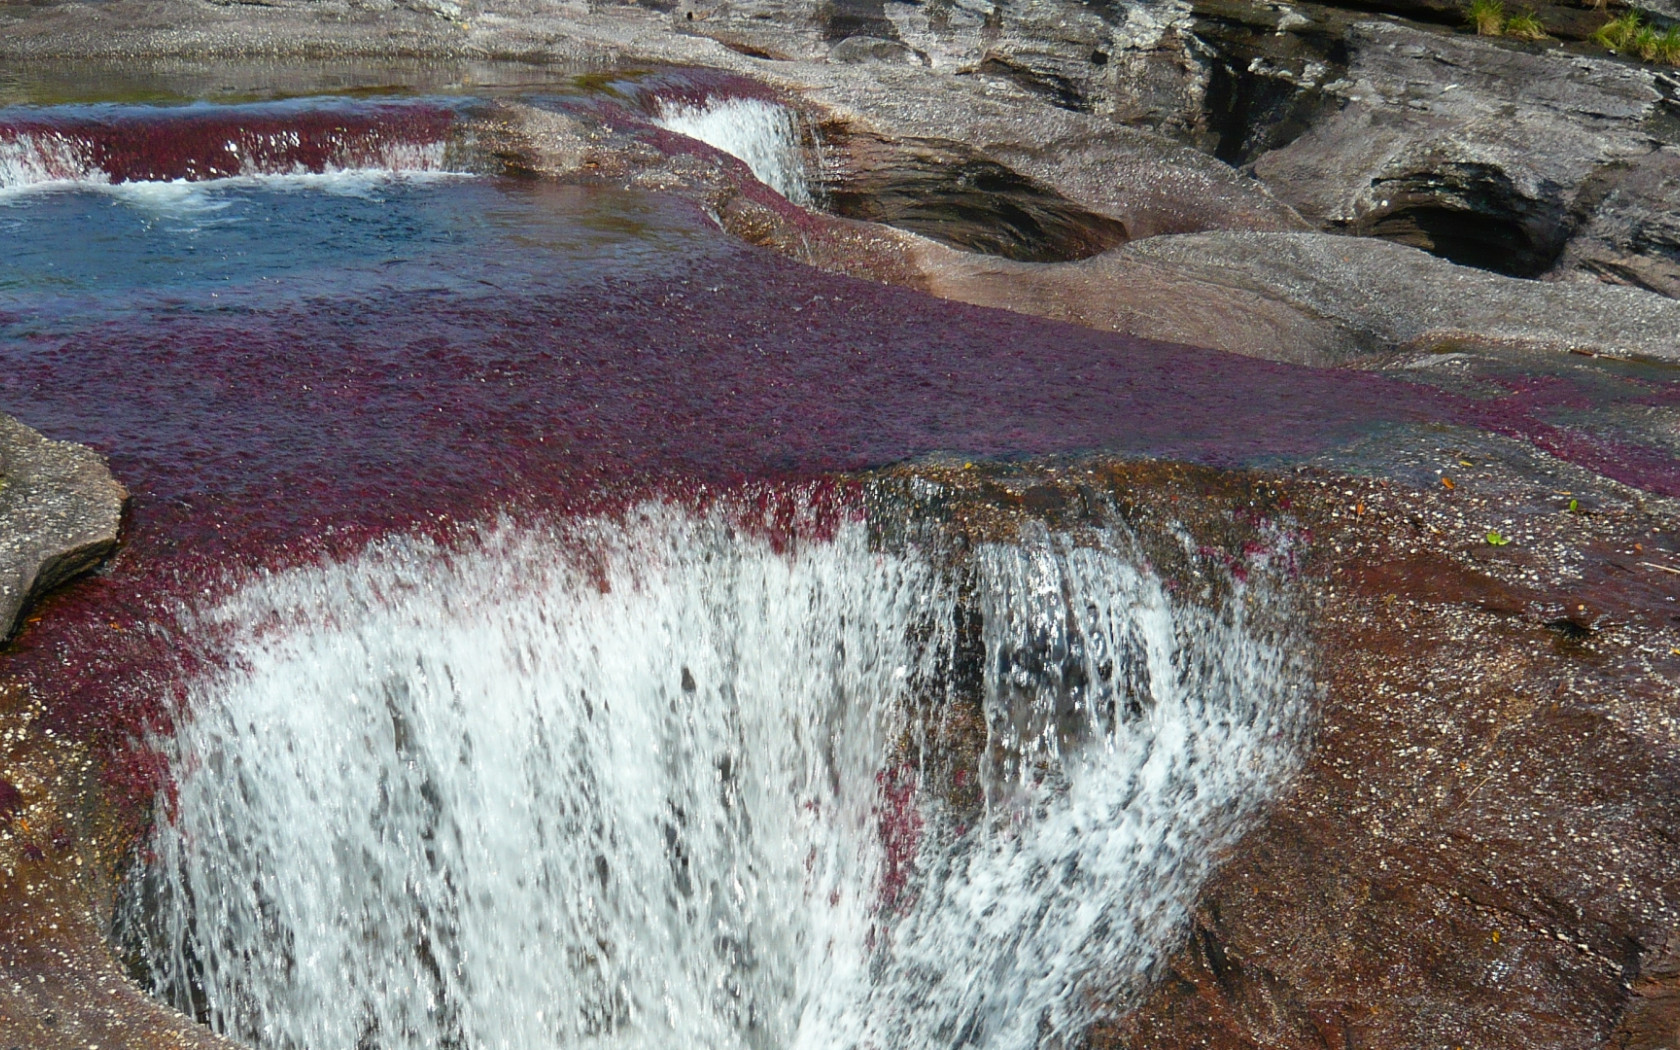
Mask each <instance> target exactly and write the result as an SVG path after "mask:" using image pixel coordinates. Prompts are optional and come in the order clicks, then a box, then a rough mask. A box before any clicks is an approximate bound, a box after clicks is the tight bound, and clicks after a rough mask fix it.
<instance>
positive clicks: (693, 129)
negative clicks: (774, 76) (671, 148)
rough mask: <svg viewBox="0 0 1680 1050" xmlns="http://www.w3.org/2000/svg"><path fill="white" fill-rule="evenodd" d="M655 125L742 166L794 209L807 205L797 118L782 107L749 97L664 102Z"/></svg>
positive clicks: (808, 190)
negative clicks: (698, 101) (744, 165)
mask: <svg viewBox="0 0 1680 1050" xmlns="http://www.w3.org/2000/svg"><path fill="white" fill-rule="evenodd" d="M655 123H657V124H658V125H659V126H660V127H662V128H664V129H666V130H667V131H674V132H676V133H677V134H679V135H687V136H688V137H689V138H692V139H699V140H700V141H701V142H704V143H705V144H706V145H708V146H711V147H713V148H714V149H718V150H722V151H723V152H724V153H727V154H729V155H730V156H732V157H736V158H738V159H739V160H741V161H743V162H745V163H746V165H747V167H748V168H750V169H752V173H753V175H754V176H756V177H757V178H758V181H760V182H762V183H764V184H765V185H766V186H769V187H770V188H771V189H773V190H775V191H776V192H777V193H780V194H781V195H782V196H784V197H786V198H787V199H788V200H790V201H792V202H793V203H794V204H802V205H809V204H810V203H811V201H812V198H811V184H810V178H809V176H808V175H807V174H806V171H805V154H804V149H803V147H802V146H801V144H800V135H799V119H798V116H797V115H796V114H795V113H794V112H793V110H791V109H789V108H787V107H786V106H778V105H776V104H775V103H773V102H764V101H761V100H759V99H753V98H709V99H707V100H706V101H705V103H704V104H701V105H695V104H693V103H690V102H676V101H670V100H666V101H663V102H661V103H660V106H659V116H658V117H657V118H656V120H655Z"/></svg>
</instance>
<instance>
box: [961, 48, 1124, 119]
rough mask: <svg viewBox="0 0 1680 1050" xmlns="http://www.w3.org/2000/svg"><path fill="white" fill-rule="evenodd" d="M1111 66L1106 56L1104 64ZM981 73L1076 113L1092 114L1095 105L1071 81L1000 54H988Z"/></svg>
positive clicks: (983, 60) (1078, 86) (1077, 85)
mask: <svg viewBox="0 0 1680 1050" xmlns="http://www.w3.org/2000/svg"><path fill="white" fill-rule="evenodd" d="M1106 63H1107V58H1106V56H1105V58H1104V60H1103V62H1099V63H1096V64H1097V65H1104V64H1106ZM979 71H980V72H981V73H985V74H987V75H989V76H995V77H1002V78H1003V79H1005V80H1008V81H1009V82H1011V83H1013V84H1015V85H1016V86H1018V87H1023V88H1026V89H1027V90H1028V91H1031V92H1032V93H1034V94H1035V95H1042V96H1044V98H1045V99H1047V100H1049V101H1050V102H1052V103H1054V104H1055V105H1058V106H1060V107H1062V108H1063V109H1071V110H1073V111H1074V112H1076V113H1089V112H1090V111H1091V103H1090V101H1089V100H1088V99H1087V98H1086V97H1085V92H1084V91H1083V90H1082V89H1081V87H1080V85H1079V84H1078V83H1077V82H1076V81H1074V80H1072V79H1071V78H1069V77H1064V76H1061V75H1060V74H1057V73H1055V72H1052V71H1050V70H1046V69H1034V68H1032V67H1031V66H1028V65H1025V64H1024V63H1021V62H1018V61H1011V60H1010V59H1009V58H1006V57H1004V56H1002V55H999V54H997V53H995V52H994V53H991V54H988V55H987V56H986V57H985V58H984V59H982V60H981V61H980V70H979Z"/></svg>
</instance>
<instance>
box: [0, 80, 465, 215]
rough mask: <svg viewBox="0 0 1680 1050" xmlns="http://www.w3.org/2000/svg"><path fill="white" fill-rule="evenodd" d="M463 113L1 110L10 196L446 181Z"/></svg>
mask: <svg viewBox="0 0 1680 1050" xmlns="http://www.w3.org/2000/svg"><path fill="white" fill-rule="evenodd" d="M453 119H454V117H453V113H452V112H451V111H450V110H448V109H447V108H445V107H442V106H438V105H430V104H424V103H421V104H413V103H381V104H360V103H346V102H342V101H336V100H331V99H328V100H309V103H308V105H300V104H297V103H270V104H264V105H253V106H209V105H192V106H57V107H54V106H48V107H16V108H12V109H5V110H0V194H5V193H15V192H18V191H27V190H34V189H41V188H55V187H65V186H72V187H75V186H79V187H104V186H112V185H151V184H167V183H199V182H209V181H220V180H227V179H238V178H245V179H254V178H264V179H267V178H296V177H299V176H312V175H313V176H321V175H335V174H344V173H370V172H376V173H413V172H437V171H441V170H443V168H444V166H445V155H446V148H447V136H448V132H449V128H450V126H451V123H452V121H453Z"/></svg>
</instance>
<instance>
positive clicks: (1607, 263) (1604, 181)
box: [1553, 146, 1680, 299]
mask: <svg viewBox="0 0 1680 1050" xmlns="http://www.w3.org/2000/svg"><path fill="white" fill-rule="evenodd" d="M1588 195H1590V197H1591V198H1592V199H1591V201H1590V202H1583V203H1584V204H1585V205H1586V206H1585V207H1584V208H1583V210H1584V211H1586V212H1587V215H1586V216H1585V219H1584V221H1583V223H1582V225H1581V227H1580V228H1579V229H1578V230H1577V231H1576V233H1575V235H1574V236H1573V237H1571V238H1570V241H1569V245H1568V246H1567V247H1566V248H1565V249H1564V252H1563V257H1562V258H1561V259H1560V260H1558V265H1557V268H1556V269H1555V270H1554V271H1553V276H1556V277H1559V278H1565V279H1575V280H1602V281H1609V282H1612V283H1615V284H1629V285H1633V286H1635V287H1638V288H1644V289H1646V290H1648V291H1652V292H1656V293H1658V294H1659V295H1666V296H1668V297H1669V298H1671V299H1680V149H1676V148H1675V147H1673V146H1669V147H1665V148H1663V149H1660V150H1658V151H1657V152H1655V153H1650V154H1647V155H1646V156H1644V157H1640V158H1639V159H1638V160H1635V161H1633V162H1632V163H1631V164H1628V165H1625V166H1623V165H1616V166H1614V167H1612V168H1609V169H1606V170H1605V171H1602V172H1600V173H1599V174H1598V175H1597V176H1596V177H1595V178H1594V180H1593V184H1592V185H1591V186H1590V188H1589V191H1588V194H1585V195H1584V196H1588Z"/></svg>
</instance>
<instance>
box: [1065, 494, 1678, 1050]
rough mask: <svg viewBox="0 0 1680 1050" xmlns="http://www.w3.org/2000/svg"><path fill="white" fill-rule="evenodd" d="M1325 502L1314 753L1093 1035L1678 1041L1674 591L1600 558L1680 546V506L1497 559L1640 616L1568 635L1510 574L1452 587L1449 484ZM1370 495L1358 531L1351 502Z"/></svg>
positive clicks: (1591, 526) (1585, 526) (1545, 533)
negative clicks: (1439, 489) (1638, 586)
mask: <svg viewBox="0 0 1680 1050" xmlns="http://www.w3.org/2000/svg"><path fill="white" fill-rule="evenodd" d="M1514 484H1516V485H1517V486H1518V488H1525V487H1530V486H1531V484H1532V483H1531V482H1526V481H1518V482H1514ZM1325 494H1326V495H1327V496H1329V497H1330V501H1329V502H1328V503H1327V504H1325V509H1326V510H1327V511H1330V512H1331V514H1332V517H1331V519H1330V521H1335V522H1339V523H1340V524H1339V525H1330V527H1331V528H1337V529H1339V530H1341V531H1340V532H1339V536H1338V538H1337V539H1336V540H1335V541H1334V542H1333V543H1332V544H1331V545H1330V546H1321V547H1319V551H1320V554H1321V560H1317V561H1316V562H1315V568H1312V569H1309V570H1308V571H1309V574H1310V575H1312V576H1313V577H1314V578H1315V579H1316V580H1319V581H1321V585H1322V588H1323V589H1322V591H1321V592H1320V594H1321V599H1322V604H1321V605H1320V606H1319V609H1320V610H1321V612H1320V614H1321V615H1323V616H1324V617H1325V621H1324V623H1323V624H1322V627H1323V628H1324V630H1323V633H1322V634H1321V637H1323V638H1324V639H1325V641H1326V643H1327V644H1328V645H1330V646H1331V647H1332V649H1333V650H1334V651H1336V652H1337V653H1339V654H1340V655H1339V656H1337V657H1336V658H1334V660H1333V661H1332V662H1331V663H1328V664H1325V665H1323V666H1324V669H1325V673H1326V677H1325V683H1326V687H1327V693H1326V697H1325V706H1324V707H1323V709H1322V715H1323V720H1322V722H1321V723H1320V727H1319V734H1318V741H1319V745H1318V750H1317V752H1316V754H1315V755H1314V757H1313V759H1312V760H1311V761H1310V763H1309V766H1308V768H1307V770H1306V771H1305V773H1304V774H1303V775H1302V777H1301V778H1300V779H1299V780H1297V781H1296V783H1295V785H1294V788H1293V791H1292V794H1291V795H1290V797H1289V798H1287V799H1285V800H1284V801H1282V802H1281V804H1280V805H1278V806H1277V807H1276V809H1275V810H1274V813H1273V816H1272V819H1271V824H1270V826H1269V827H1268V828H1266V829H1264V830H1261V831H1258V832H1256V833H1255V834H1253V835H1251V836H1250V837H1249V838H1248V839H1247V840H1246V841H1245V842H1243V843H1241V844H1240V845H1239V846H1238V847H1237V848H1236V849H1235V850H1234V851H1233V852H1232V859H1231V861H1230V862H1229V864H1228V865H1227V866H1226V867H1225V869H1224V870H1223V871H1222V872H1221V873H1220V875H1219V876H1217V878H1216V879H1215V881H1214V883H1213V884H1210V886H1209V887H1208V889H1207V890H1206V891H1205V892H1204V894H1203V897H1202V901H1201V903H1200V906H1199V908H1198V912H1197V916H1196V918H1195V921H1194V924H1193V927H1192V929H1191V931H1190V937H1189V939H1188V942H1187V944H1186V945H1185V947H1184V949H1183V950H1182V951H1181V952H1180V953H1179V954H1178V956H1177V957H1176V958H1175V959H1174V960H1173V961H1172V962H1171V964H1170V965H1169V966H1168V968H1167V972H1166V973H1165V974H1163V979H1162V980H1161V981H1160V982H1159V983H1158V984H1157V986H1156V988H1155V990H1154V992H1153V993H1152V994H1151V996H1150V997H1149V1000H1148V1002H1147V1003H1145V1005H1144V1006H1143V1007H1142V1008H1141V1009H1140V1010H1137V1011H1135V1012H1133V1013H1131V1014H1129V1015H1128V1016H1125V1017H1123V1018H1119V1019H1117V1020H1116V1021H1115V1022H1114V1023H1113V1024H1112V1025H1111V1026H1105V1027H1104V1028H1103V1029H1102V1030H1100V1031H1099V1032H1096V1033H1094V1038H1093V1039H1092V1040H1091V1042H1092V1044H1093V1045H1094V1046H1098V1047H1119V1046H1127V1047H1137V1046H1149V1047H1160V1048H1170V1047H1186V1048H1188V1047H1192V1046H1217V1047H1258V1046H1266V1047H1283V1048H1302V1050H1305V1048H1308V1047H1312V1048H1321V1047H1324V1046H1326V1045H1329V1046H1385V1047H1386V1046H1483V1047H1511V1048H1517V1047H1535V1046H1545V1047H1576V1046H1581V1047H1585V1046H1603V1045H1618V1046H1640V1047H1657V1046H1669V1045H1672V1040H1673V1033H1674V1025H1673V1018H1674V1017H1675V1016H1676V1012H1675V1005H1674V1004H1675V1001H1676V1000H1675V994H1674V989H1675V987H1676V982H1675V979H1674V963H1673V957H1674V953H1673V947H1672V946H1673V943H1674V942H1673V937H1674V933H1673V931H1674V916H1673V911H1672V900H1673V893H1674V891H1675V888H1676V887H1677V886H1680V868H1677V866H1676V863H1675V861H1674V858H1673V856H1672V850H1671V849H1670V848H1669V847H1668V845H1667V843H1668V841H1669V838H1668V837H1669V836H1670V835H1671V834H1672V829H1671V819H1672V817H1671V815H1672V814H1673V813H1674V812H1675V810H1674V808H1673V807H1674V806H1675V801H1676V800H1675V785H1676V784H1677V783H1680V780H1676V779H1675V772H1676V769H1677V765H1676V763H1677V757H1680V756H1677V754H1676V751H1675V748H1674V745H1673V738H1672V736H1670V735H1669V734H1670V732H1671V730H1672V727H1673V726H1674V724H1675V719H1676V717H1677V711H1676V707H1675V703H1674V695H1673V690H1672V687H1671V686H1669V685H1667V684H1666V683H1665V682H1664V680H1663V679H1664V676H1665V675H1667V674H1669V673H1671V672H1669V671H1666V670H1661V669H1659V668H1666V667H1672V666H1674V660H1675V656H1674V654H1673V653H1672V652H1670V646H1671V642H1670V639H1671V637H1672V630H1673V628H1672V625H1671V624H1669V623H1668V622H1667V621H1668V619H1669V616H1670V615H1671V610H1672V605H1670V604H1669V603H1667V602H1666V601H1664V600H1663V598H1661V597H1655V598H1653V596H1652V595H1651V594H1649V593H1645V592H1641V591H1633V590H1628V589H1626V587H1625V583H1626V582H1627V581H1628V580H1629V579H1630V574H1628V573H1626V572H1624V571H1622V570H1620V569H1618V568H1616V567H1614V566H1613V565H1612V564H1611V563H1610V562H1609V561H1608V560H1606V559H1604V558H1601V557H1599V556H1597V555H1595V554H1594V553H1593V548H1595V547H1599V546H1604V545H1606V544H1605V542H1604V541H1605V539H1606V538H1607V536H1608V535H1609V534H1611V533H1615V534H1619V535H1620V536H1621V540H1620V542H1617V543H1612V544H1609V545H1610V546H1627V545H1630V544H1629V541H1631V540H1632V539H1633V538H1634V537H1635V536H1645V537H1646V538H1647V542H1649V537H1650V536H1651V535H1652V530H1656V531H1657V534H1659V535H1662V536H1665V537H1666V536H1667V530H1668V529H1669V528H1671V527H1672V522H1673V521H1674V515H1675V513H1676V508H1675V507H1674V506H1673V505H1672V504H1671V503H1668V502H1666V501H1657V502H1655V503H1652V504H1647V505H1646V506H1645V507H1644V508H1643V509H1641V508H1638V507H1636V506H1635V505H1632V504H1628V503H1625V502H1623V503H1622V504H1621V509H1619V510H1618V511H1617V512H1616V513H1615V514H1614V517H1615V518H1616V519H1617V520H1616V521H1615V522H1613V523H1612V522H1610V521H1608V520H1604V521H1594V522H1588V523H1582V522H1580V521H1578V520H1574V519H1560V517H1559V516H1558V515H1555V514H1554V515H1540V516H1537V517H1534V518H1529V517H1526V516H1523V517H1520V518H1519V519H1518V526H1519V527H1521V528H1525V529H1527V528H1533V529H1535V530H1536V534H1535V535H1533V536H1532V538H1531V539H1530V540H1529V541H1528V542H1529V543H1530V544H1531V548H1530V550H1531V552H1533V553H1531V554H1530V556H1529V557H1528V558H1527V559H1526V560H1525V561H1524V562H1523V563H1520V564H1519V563H1515V562H1513V563H1509V564H1501V565H1498V566H1491V565H1490V566H1485V567H1484V569H1485V571H1486V572H1490V573H1493V574H1495V575H1497V576H1499V577H1500V579H1501V584H1500V585H1499V587H1498V588H1497V590H1501V591H1506V592H1509V594H1510V596H1511V597H1515V598H1519V599H1521V597H1522V594H1523V592H1524V591H1527V592H1528V599H1526V600H1522V602H1521V603H1522V604H1527V600H1532V599H1534V598H1538V597H1540V595H1541V593H1542V592H1541V591H1540V590H1539V589H1537V588H1535V587H1534V586H1533V584H1532V583H1525V580H1532V579H1539V580H1542V581H1551V582H1552V583H1557V582H1561V581H1562V580H1564V579H1567V578H1570V577H1577V578H1578V579H1579V581H1580V582H1583V583H1585V584H1586V585H1587V586H1588V587H1589V589H1593V590H1594V591H1595V592H1597V593H1600V594H1601V595H1602V596H1603V599H1604V603H1605V607H1606V610H1607V612H1608V614H1609V615H1610V616H1611V618H1612V619H1613V620H1614V621H1615V622H1616V623H1617V624H1618V625H1620V626H1618V627H1617V628H1616V629H1615V630H1604V631H1599V632H1597V633H1595V634H1593V635H1591V637H1590V638H1588V639H1586V640H1583V641H1579V642H1573V643H1570V644H1567V645H1558V644H1554V642H1555V631H1554V629H1552V628H1550V627H1548V626H1547V625H1546V624H1545V623H1543V622H1540V621H1538V620H1534V619H1530V618H1528V617H1523V616H1513V615H1511V614H1510V613H1508V612H1506V611H1504V610H1503V609H1500V608H1489V607H1487V606H1486V605H1485V602H1486V596H1487V595H1488V594H1489V593H1490V588H1489V587H1488V586H1487V585H1485V584H1477V585H1473V586H1464V587H1460V586H1457V585H1453V584H1450V583H1449V585H1448V586H1445V587H1443V586H1441V581H1442V580H1443V579H1445V580H1447V581H1451V580H1452V579H1453V578H1454V577H1455V576H1461V575H1463V572H1464V569H1463V566H1464V560H1463V555H1462V553H1459V552H1455V551H1454V550H1453V547H1454V546H1455V542H1454V540H1453V538H1452V537H1451V535H1450V532H1444V534H1442V535H1436V534H1435V533H1433V532H1432V531H1431V530H1430V528H1428V527H1427V526H1428V525H1429V524H1430V523H1431V522H1432V521H1439V520H1441V519H1439V518H1437V517H1435V515H1433V514H1431V513H1430V508H1431V505H1439V504H1440V503H1441V502H1443V501H1442V499H1441V498H1440V497H1436V496H1433V495H1432V494H1431V493H1429V492H1428V491H1410V492H1408V491H1402V490H1400V489H1399V487H1398V486H1395V487H1393V488H1390V487H1386V486H1382V485H1376V486H1371V485H1365V484H1353V485H1349V484H1347V483H1345V482H1343V481H1336V482H1331V483H1330V484H1329V485H1328V486H1327V489H1326V491H1325ZM1354 500H1358V501H1360V505H1362V506H1364V507H1365V508H1366V514H1365V515H1364V516H1361V517H1359V518H1357V519H1355V520H1356V521H1357V525H1355V524H1354V521H1350V520H1349V519H1350V518H1352V516H1351V515H1347V514H1346V512H1345V511H1341V510H1339V508H1338V507H1337V506H1336V505H1337V504H1338V503H1340V504H1342V505H1343V506H1346V505H1348V504H1351V503H1352V502H1353V501H1354ZM1520 501H1521V500H1520V499H1519V502H1520ZM1402 505H1410V507H1411V508H1412V509H1411V510H1410V511H1408V512H1407V513H1406V514H1396V513H1395V511H1396V510H1398V509H1399V508H1400V507H1401V506H1402ZM1296 506H1297V508H1302V507H1303V506H1304V503H1303V501H1301V500H1299V498H1298V499H1297V503H1296ZM1408 517H1414V518H1418V519H1419V520H1421V521H1422V522H1423V523H1424V525H1425V526H1426V527H1422V528H1420V527H1418V526H1417V525H1411V524H1408V523H1407V518H1408ZM1320 520H1323V519H1320ZM1326 524H1327V525H1328V524H1329V522H1326ZM1316 528H1317V526H1315V529H1316ZM1320 534H1321V535H1324V534H1323V533H1320ZM1664 542H1665V543H1669V542H1671V541H1667V540H1665V541H1664ZM1541 551H1544V552H1546V553H1544V554H1541V553H1539V552H1541ZM1666 556H1667V555H1665V557H1666ZM1378 565H1382V566H1385V568H1384V570H1383V571H1381V572H1372V571H1371V569H1370V567H1371V566H1378ZM1478 575H1480V573H1478ZM1315 586H1316V585H1315ZM1500 604H1501V605H1504V604H1506V602H1505V601H1504V600H1502V601H1501V603H1500ZM1652 660H1654V661H1656V663H1655V664H1651V663H1647V661H1652Z"/></svg>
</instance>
